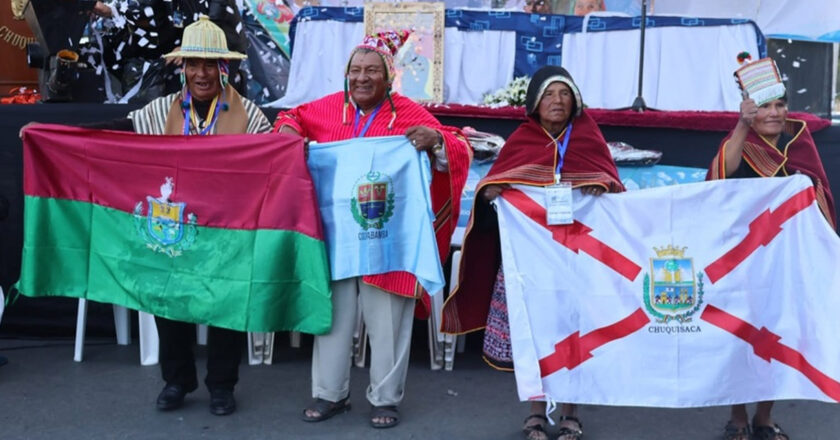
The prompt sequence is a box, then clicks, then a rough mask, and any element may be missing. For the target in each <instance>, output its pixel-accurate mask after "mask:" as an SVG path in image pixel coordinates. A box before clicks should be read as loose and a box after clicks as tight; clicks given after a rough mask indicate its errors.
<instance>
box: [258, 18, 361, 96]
mask: <svg viewBox="0 0 840 440" xmlns="http://www.w3.org/2000/svg"><path fill="white" fill-rule="evenodd" d="M364 30H365V26H364V24H363V23H361V22H359V23H344V22H337V21H331V20H329V21H320V20H316V21H301V22H298V26H297V31H296V32H297V33H296V34H295V43H294V47H292V60H291V67H290V69H289V83H288V86H287V87H286V95H285V96H283V97H282V98H280V99H278V100H277V101H274V102H272V103H270V104H268V105H267V106H268V107H284V108H288V107H294V106H296V105H299V104H303V103H304V102H309V101H312V100H313V99H317V98H320V97H322V96H324V95H327V94H330V93H333V92H337V91H340V90H343V88H344V67H345V63H346V62H347V57H348V56H349V55H350V51H351V50H353V47H355V46H356V45H357V44H359V43H360V42H361V41H362V36H364Z"/></svg>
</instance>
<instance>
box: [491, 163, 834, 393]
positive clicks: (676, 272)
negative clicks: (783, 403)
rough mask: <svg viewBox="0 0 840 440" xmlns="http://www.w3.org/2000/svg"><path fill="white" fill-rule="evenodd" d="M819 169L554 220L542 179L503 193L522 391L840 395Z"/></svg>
mask: <svg viewBox="0 0 840 440" xmlns="http://www.w3.org/2000/svg"><path fill="white" fill-rule="evenodd" d="M814 194H815V193H814V189H813V187H812V186H811V182H810V180H809V179H808V178H807V177H805V176H802V175H796V176H792V177H787V178H764V179H727V180H721V181H714V182H703V183H695V184H688V185H679V186H670V187H662V188H654V189H649V190H644V191H634V192H627V193H622V194H605V195H601V196H598V197H594V196H583V195H581V193H580V192H576V193H575V197H574V198H575V201H574V212H575V222H574V224H572V225H562V226H546V218H545V217H546V214H545V207H544V206H545V204H544V197H545V195H544V192H543V189H542V188H535V187H527V186H521V185H516V186H514V187H513V188H512V189H511V190H508V191H505V192H504V193H503V194H502V197H501V198H500V199H498V202H497V212H498V218H499V230H500V240H501V246H502V260H503V268H504V273H505V282H506V286H505V287H506V294H507V305H508V313H509V317H510V327H511V341H512V349H513V357H514V365H515V374H516V380H517V387H518V392H519V397H520V398H521V399H522V400H529V399H538V400H542V399H545V400H553V401H556V402H572V403H591V404H605V405H632V406H657V407H694V406H709V405H724V404H736V403H744V402H754V401H761V400H780V399H814V400H822V401H829V402H835V401H838V400H840V383H839V382H838V380H840V356H838V355H837V347H836V341H834V340H833V338H831V337H827V336H828V335H836V334H840V320H838V319H836V316H837V314H838V313H840V295H838V292H840V271H838V270H837V264H838V261H840V239H838V237H837V235H836V234H835V232H834V231H833V230H832V228H831V227H830V226H829V224H828V222H827V221H826V220H825V219H824V218H823V216H822V214H821V213H820V210H819V208H818V206H817V204H816V203H815V195H814Z"/></svg>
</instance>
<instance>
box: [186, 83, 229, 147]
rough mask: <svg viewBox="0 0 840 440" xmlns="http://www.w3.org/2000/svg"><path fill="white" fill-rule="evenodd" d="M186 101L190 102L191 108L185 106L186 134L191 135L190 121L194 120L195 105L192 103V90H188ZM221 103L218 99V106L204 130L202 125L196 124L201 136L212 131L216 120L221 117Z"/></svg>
mask: <svg viewBox="0 0 840 440" xmlns="http://www.w3.org/2000/svg"><path fill="white" fill-rule="evenodd" d="M184 102H186V103H188V104H190V106H189V108H185V109H184V110H183V111H184V136H189V135H190V121H191V120H192V112H193V105H192V95H191V94H190V91H189V90H187V95H186V99H185V100H184ZM219 104H221V102H220V101H219V100H216V107H215V109H214V111H213V117H212V119H211V120H210V121H207V125H206V126H205V127H204V130H202V129H201V128H200V127H198V126H196V127H195V130H196V131H197V132H198V134H199V136H204V135H207V134H209V133H210V131H211V130H213V126H214V125H216V120H218V119H219Z"/></svg>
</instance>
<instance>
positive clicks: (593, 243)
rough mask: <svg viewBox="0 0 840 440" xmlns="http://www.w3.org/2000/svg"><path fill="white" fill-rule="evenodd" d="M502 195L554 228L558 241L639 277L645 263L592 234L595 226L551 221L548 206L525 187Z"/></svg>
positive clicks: (543, 223) (631, 279) (545, 225)
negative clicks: (532, 198) (547, 211)
mask: <svg viewBox="0 0 840 440" xmlns="http://www.w3.org/2000/svg"><path fill="white" fill-rule="evenodd" d="M502 197H504V199H505V200H507V201H508V202H510V203H511V204H512V205H513V206H515V207H516V209H518V210H519V211H521V212H522V213H523V214H525V215H526V216H528V218H530V219H531V220H533V221H535V222H536V223H537V224H539V225H540V226H542V227H544V228H546V229H548V230H549V231H551V236H552V238H554V240H555V241H556V242H558V243H560V244H562V245H563V246H565V247H566V248H568V249H570V250H572V251H573V252H574V253H576V254H578V253H580V251H583V252H585V253H587V254H589V255H590V256H592V258H594V259H596V260H598V261H600V262H601V263H604V264H605V265H606V266H607V267H609V268H610V269H612V270H614V271H616V272H618V273H619V275H621V276H623V277H624V278H627V279H628V280H630V281H633V280H634V279H636V276H638V275H639V272H641V271H642V268H641V266H639V265H638V264H636V263H634V262H632V261H630V259H628V258H627V257H625V256H624V255H622V254H620V253H619V252H618V251H616V250H615V249H613V248H611V247H609V246H608V245H607V244H606V243H604V242H602V241H600V240H598V239H597V238H595V237H592V236H591V235H589V233H590V232H592V228H590V227H588V226H586V225H584V224H583V223H581V222H579V221H577V220H575V222H574V223H573V224H570V225H547V224H546V218H545V216H546V214H545V208H543V207H542V206H540V204H539V203H537V202H535V201H533V200H531V198H530V197H528V196H526V195H525V194H524V193H523V192H522V191H519V190H516V189H507V190H505V192H504V193H502Z"/></svg>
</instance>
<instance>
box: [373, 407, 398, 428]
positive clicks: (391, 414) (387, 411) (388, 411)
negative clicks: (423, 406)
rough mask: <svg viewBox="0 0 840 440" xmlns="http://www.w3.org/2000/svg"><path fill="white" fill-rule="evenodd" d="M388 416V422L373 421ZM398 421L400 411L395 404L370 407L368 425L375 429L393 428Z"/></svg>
mask: <svg viewBox="0 0 840 440" xmlns="http://www.w3.org/2000/svg"><path fill="white" fill-rule="evenodd" d="M377 418H378V419H381V418H389V419H391V420H390V421H388V422H374V421H373V419H377ZM399 423H400V412H399V411H398V410H397V406H396V405H384V406H374V407H373V408H371V409H370V426H373V427H374V428H377V429H384V428H393V427H394V426H397V424H399Z"/></svg>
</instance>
